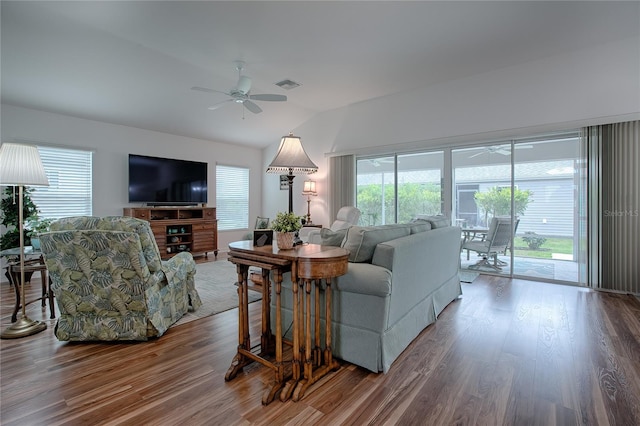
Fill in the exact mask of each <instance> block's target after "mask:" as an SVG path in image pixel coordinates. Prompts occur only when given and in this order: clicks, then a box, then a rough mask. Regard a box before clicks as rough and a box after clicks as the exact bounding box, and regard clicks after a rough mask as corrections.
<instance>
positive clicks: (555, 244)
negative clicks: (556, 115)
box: [514, 237, 573, 259]
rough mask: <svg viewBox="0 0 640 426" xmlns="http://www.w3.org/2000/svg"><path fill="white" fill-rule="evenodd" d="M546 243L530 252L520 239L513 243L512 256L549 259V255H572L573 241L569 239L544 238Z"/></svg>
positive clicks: (517, 238)
mask: <svg viewBox="0 0 640 426" xmlns="http://www.w3.org/2000/svg"><path fill="white" fill-rule="evenodd" d="M545 238H546V239H547V241H545V242H544V244H542V246H541V247H540V249H538V250H530V249H529V248H528V247H527V243H525V242H524V241H522V238H521V237H516V238H515V241H514V247H515V251H514V255H515V256H519V257H537V258H539V259H551V253H562V254H573V239H572V238H570V237H545Z"/></svg>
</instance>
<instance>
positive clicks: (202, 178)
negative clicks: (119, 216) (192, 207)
mask: <svg viewBox="0 0 640 426" xmlns="http://www.w3.org/2000/svg"><path fill="white" fill-rule="evenodd" d="M129 202H130V203H136V202H142V203H148V204H150V205H189V204H197V203H206V202H207V163H202V162H199V161H187V160H174V159H170V158H159V157H149V156H146V155H135V154H129Z"/></svg>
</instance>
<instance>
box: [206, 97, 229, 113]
mask: <svg viewBox="0 0 640 426" xmlns="http://www.w3.org/2000/svg"><path fill="white" fill-rule="evenodd" d="M229 102H233V99H227V100H226V101H222V102H220V103H218V104H215V105H211V106H210V107H209V108H207V109H208V110H210V111H213V110H214V109H218V108H220V107H223V106H225V105H226V104H227V103H229Z"/></svg>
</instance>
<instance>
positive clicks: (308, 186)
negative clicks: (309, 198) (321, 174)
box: [302, 180, 318, 195]
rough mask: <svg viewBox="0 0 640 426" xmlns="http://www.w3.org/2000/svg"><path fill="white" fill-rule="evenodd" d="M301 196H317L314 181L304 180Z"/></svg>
mask: <svg viewBox="0 0 640 426" xmlns="http://www.w3.org/2000/svg"><path fill="white" fill-rule="evenodd" d="M302 194H303V195H318V193H317V192H316V181H315V180H305V181H304V186H303V187H302Z"/></svg>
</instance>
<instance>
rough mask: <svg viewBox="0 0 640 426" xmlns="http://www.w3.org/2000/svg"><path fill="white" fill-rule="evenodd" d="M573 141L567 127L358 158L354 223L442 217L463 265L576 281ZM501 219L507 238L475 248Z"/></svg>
mask: <svg viewBox="0 0 640 426" xmlns="http://www.w3.org/2000/svg"><path fill="white" fill-rule="evenodd" d="M579 146H580V140H579V137H578V134H577V132H575V133H567V134H564V135H561V136H560V135H555V136H553V137H538V138H528V139H519V140H513V141H501V142H499V143H495V144H485V145H479V146H465V147H460V148H451V149H445V150H437V151H429V152H420V153H406V154H396V155H384V156H376V157H366V158H364V157H362V158H358V159H357V163H356V167H357V169H356V177H357V178H356V181H357V206H358V208H359V209H360V210H361V212H362V216H361V224H363V225H381V224H388V223H406V222H409V221H410V220H411V219H413V218H415V217H416V216H418V215H421V214H424V215H436V214H444V215H447V216H450V217H451V223H452V224H454V225H458V226H460V227H461V228H462V234H463V241H462V246H463V249H462V250H461V257H460V259H461V267H462V268H463V269H470V270H472V271H475V272H479V273H489V274H498V275H507V276H514V277H523V278H533V279H540V280H547V281H560V282H567V283H577V282H578V280H579V278H578V264H579V261H584V260H581V259H578V255H579V250H578V247H579V244H578V241H579V239H580V231H579V228H580V227H579V220H578V217H577V216H578V212H579V211H580V207H579V206H578V203H579V201H578V200H579V199H580V197H579V196H578V194H579V193H580V191H583V189H582V185H581V183H580V180H579V179H578V172H577V169H578V166H579V164H580V157H579V155H580V154H579ZM506 221H508V222H509V226H510V227H511V229H510V230H508V232H507V233H508V238H507V239H508V242H507V243H504V242H502V243H500V244H498V243H499V242H500V241H499V240H500V239H499V238H496V240H495V241H492V244H494V243H495V244H494V246H493V248H495V246H496V245H497V246H499V247H501V249H500V250H498V251H495V250H494V251H492V252H490V253H489V254H487V253H484V252H482V250H475V249H476V248H478V249H479V248H480V246H478V245H477V244H476V243H479V242H483V241H486V240H487V239H488V238H491V236H492V231H494V228H493V227H492V224H494V225H495V226H496V227H497V226H498V223H504V222H506ZM504 227H505V226H504V225H503V226H502V228H504ZM467 242H472V243H474V244H472V245H471V247H469V246H468V245H467V246H465V243H467Z"/></svg>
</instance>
